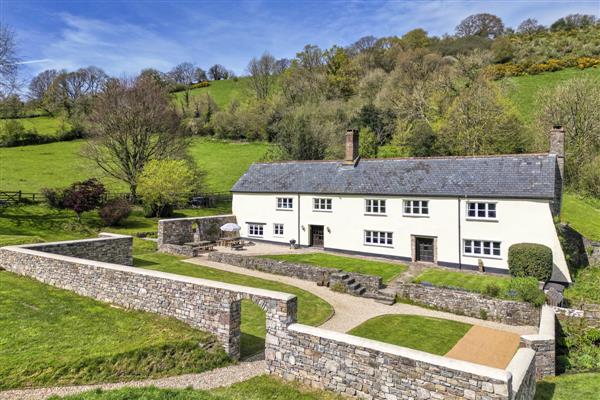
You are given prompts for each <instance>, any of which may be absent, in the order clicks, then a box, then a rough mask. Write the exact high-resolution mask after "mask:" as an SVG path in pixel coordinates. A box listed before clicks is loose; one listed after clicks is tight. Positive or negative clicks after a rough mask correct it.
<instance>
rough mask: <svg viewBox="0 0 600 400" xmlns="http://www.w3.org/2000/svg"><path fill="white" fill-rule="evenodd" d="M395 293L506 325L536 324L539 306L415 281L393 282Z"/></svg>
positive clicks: (416, 301)
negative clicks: (415, 282)
mask: <svg viewBox="0 0 600 400" xmlns="http://www.w3.org/2000/svg"><path fill="white" fill-rule="evenodd" d="M394 285H395V287H394V289H395V290H396V293H397V294H398V296H400V297H401V298H404V299H408V300H410V301H412V302H415V303H418V304H422V305H425V306H428V307H435V308H437V309H440V310H444V311H448V312H451V313H454V314H462V315H467V316H469V317H475V318H482V317H483V316H485V317H486V318H487V319H489V320H492V321H498V322H502V323H504V324H509V325H533V326H535V325H537V323H538V321H539V318H540V310H539V308H537V307H535V306H533V305H532V304H529V303H524V302H519V301H510V300H502V299H496V298H490V297H484V296H483V295H481V294H479V293H474V292H468V291H465V290H460V289H450V288H443V287H437V286H426V285H423V284H414V283H403V282H397V283H394Z"/></svg>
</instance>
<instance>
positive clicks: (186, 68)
mask: <svg viewBox="0 0 600 400" xmlns="http://www.w3.org/2000/svg"><path fill="white" fill-rule="evenodd" d="M168 75H169V78H171V80H172V81H173V82H175V83H179V84H183V85H191V84H192V83H194V79H195V78H196V67H195V66H194V64H192V63H191V62H182V63H181V64H178V65H176V66H175V67H173V69H172V70H171V71H169V74H168Z"/></svg>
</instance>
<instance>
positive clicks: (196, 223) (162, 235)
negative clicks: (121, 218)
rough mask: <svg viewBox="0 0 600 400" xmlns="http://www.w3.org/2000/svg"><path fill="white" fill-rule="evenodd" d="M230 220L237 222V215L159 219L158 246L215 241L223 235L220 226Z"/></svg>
mask: <svg viewBox="0 0 600 400" xmlns="http://www.w3.org/2000/svg"><path fill="white" fill-rule="evenodd" d="M229 222H233V223H235V222H236V219H235V215H215V216H211V217H192V218H170V219H161V220H160V221H158V247H159V249H160V247H161V246H162V245H163V244H175V245H183V244H184V243H190V242H195V241H201V240H207V241H215V240H217V239H219V238H220V236H221V231H220V227H221V226H223V225H225V224H226V223H229Z"/></svg>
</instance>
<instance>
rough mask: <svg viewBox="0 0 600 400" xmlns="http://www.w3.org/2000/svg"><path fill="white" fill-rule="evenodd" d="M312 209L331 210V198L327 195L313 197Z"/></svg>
mask: <svg viewBox="0 0 600 400" xmlns="http://www.w3.org/2000/svg"><path fill="white" fill-rule="evenodd" d="M313 211H319V212H332V211H333V200H332V199H331V198H328V197H313Z"/></svg>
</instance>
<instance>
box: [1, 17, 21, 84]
mask: <svg viewBox="0 0 600 400" xmlns="http://www.w3.org/2000/svg"><path fill="white" fill-rule="evenodd" d="M18 63H19V57H18V56H17V44H16V38H15V33H14V32H13V31H12V30H11V29H10V28H9V27H8V26H6V25H4V24H2V23H0V95H8V94H10V93H12V92H13V91H14V90H15V88H16V86H17V73H18V65H19V64H18Z"/></svg>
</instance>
